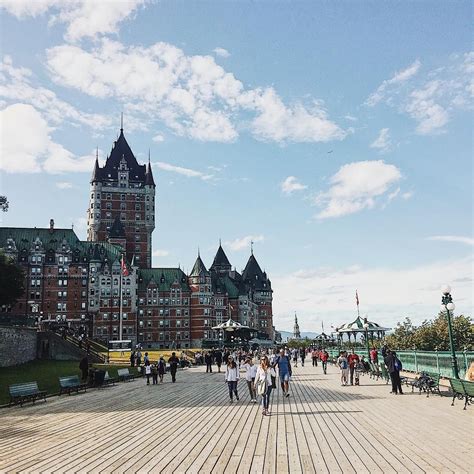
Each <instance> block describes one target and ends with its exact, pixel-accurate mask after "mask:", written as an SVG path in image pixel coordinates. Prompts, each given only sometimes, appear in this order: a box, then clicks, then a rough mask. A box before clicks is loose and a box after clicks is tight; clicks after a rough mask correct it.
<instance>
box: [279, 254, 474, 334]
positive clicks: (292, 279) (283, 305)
mask: <svg viewBox="0 0 474 474" xmlns="http://www.w3.org/2000/svg"><path fill="white" fill-rule="evenodd" d="M473 263H474V262H473V259H472V258H471V257H468V258H462V259H458V260H453V259H447V260H441V261H434V262H429V263H425V264H422V265H418V266H409V267H402V268H397V269H394V268H389V267H383V266H379V267H372V268H365V267H362V266H357V265H356V266H351V267H347V268H306V269H301V270H299V271H295V272H293V273H287V274H284V275H274V276H273V278H272V287H273V290H274V291H275V294H278V295H279V297H278V298H275V300H274V303H273V305H274V306H273V308H274V314H275V315H276V316H275V321H276V325H277V328H280V329H281V328H282V325H281V323H280V321H284V320H285V318H286V315H289V314H294V311H295V310H296V311H297V312H298V319H299V321H300V327H301V328H304V330H316V331H319V330H320V328H321V321H324V325H325V326H326V327H329V326H330V325H331V324H334V325H335V326H337V325H340V324H341V323H345V322H348V321H352V320H353V319H355V317H356V314H357V311H356V303H355V290H356V289H357V290H358V293H359V298H360V309H361V315H363V316H365V315H366V314H367V315H368V318H369V320H371V321H376V322H378V323H380V324H382V325H387V326H389V327H394V326H395V324H396V323H397V322H398V321H400V320H402V319H403V318H404V317H405V316H410V317H411V318H412V319H413V320H414V321H415V322H421V321H422V320H423V319H426V318H430V317H435V316H436V315H437V314H438V311H439V304H440V299H441V294H440V289H439V288H440V287H441V285H442V284H443V283H450V284H451V285H452V287H453V298H454V300H455V302H456V307H457V308H456V312H457V313H458V314H461V313H462V312H464V313H465V314H470V312H471V309H472V303H473V301H472V296H473V294H472V286H471V285H472V265H473ZM295 302H297V303H295ZM315 308H318V310H317V314H318V318H319V321H316V319H315V316H314V314H315Z"/></svg>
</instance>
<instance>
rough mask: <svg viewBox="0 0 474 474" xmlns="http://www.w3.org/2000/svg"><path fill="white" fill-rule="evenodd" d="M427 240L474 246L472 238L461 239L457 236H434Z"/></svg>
mask: <svg viewBox="0 0 474 474" xmlns="http://www.w3.org/2000/svg"><path fill="white" fill-rule="evenodd" d="M427 240H439V241H441V242H456V243H460V244H466V245H470V246H474V239H473V238H472V237H463V236H459V235H435V236H432V237H427Z"/></svg>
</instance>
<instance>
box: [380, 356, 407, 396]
mask: <svg viewBox="0 0 474 474" xmlns="http://www.w3.org/2000/svg"><path fill="white" fill-rule="evenodd" d="M384 362H385V365H386V366H387V370H388V373H389V374H390V380H391V381H392V391H391V392H390V393H393V394H395V395H397V393H399V394H400V395H403V392H402V381H401V380H400V370H402V362H401V361H400V359H399V358H398V357H397V353H396V352H395V351H391V350H390V349H387V355H386V356H385V357H384Z"/></svg>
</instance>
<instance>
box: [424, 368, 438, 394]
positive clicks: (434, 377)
mask: <svg viewBox="0 0 474 474" xmlns="http://www.w3.org/2000/svg"><path fill="white" fill-rule="evenodd" d="M427 375H428V377H429V378H430V380H428V383H427V384H426V396H427V397H429V396H430V393H435V392H436V393H437V394H438V395H441V391H440V389H439V380H440V378H441V376H440V375H439V374H435V373H432V372H427Z"/></svg>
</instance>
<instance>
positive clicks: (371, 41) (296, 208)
mask: <svg viewBox="0 0 474 474" xmlns="http://www.w3.org/2000/svg"><path fill="white" fill-rule="evenodd" d="M0 5H1V6H2V10H1V21H2V73H1V76H0V105H1V109H2V112H1V116H2V125H1V127H2V140H1V142H2V150H1V153H2V160H1V163H0V179H1V182H0V183H1V191H2V194H3V193H5V194H7V195H8V198H9V200H10V206H11V209H10V212H8V214H5V215H4V216H2V218H3V222H2V225H5V226H39V227H40V226H46V225H47V224H48V222H49V219H50V218H54V219H55V221H56V224H57V225H58V226H64V227H69V226H71V224H74V226H75V229H76V231H77V232H78V234H79V235H80V236H81V237H83V238H85V216H86V209H87V203H88V194H89V178H90V173H91V170H92V163H93V159H94V153H95V152H94V150H95V147H96V146H98V147H99V155H100V159H101V160H102V161H103V160H104V159H105V156H106V154H107V153H108V152H109V151H110V148H111V145H112V142H113V140H114V138H115V137H116V135H117V132H118V129H119V126H120V112H121V111H123V112H124V129H125V135H126V138H127V140H128V141H129V143H130V145H131V147H132V149H133V150H134V152H135V154H136V156H137V158H138V159H139V160H141V161H145V160H146V157H147V154H148V149H150V152H151V158H152V163H153V166H154V174H155V180H156V182H157V196H158V207H157V217H156V218H157V227H156V230H155V232H154V237H153V249H154V251H155V257H154V264H155V265H157V266H158V265H162V266H174V265H177V264H178V263H179V264H181V266H182V267H184V268H185V269H190V268H191V267H192V264H193V262H194V259H195V256H196V253H197V248H198V246H199V247H200V249H201V255H202V256H203V258H204V261H205V263H206V264H207V265H210V263H211V262H212V258H213V255H214V253H215V250H216V248H217V245H218V241H219V238H221V239H222V242H223V244H224V248H225V250H226V252H227V254H228V256H229V258H230V260H231V262H232V263H233V264H234V265H235V266H236V267H237V269H238V270H240V269H242V268H243V266H244V265H245V262H246V260H247V258H248V255H249V251H250V244H249V242H250V240H252V239H253V240H254V241H255V245H254V248H255V254H256V256H257V258H258V260H259V262H260V263H261V265H262V267H265V269H266V270H267V272H268V273H269V275H270V278H271V279H272V282H273V287H274V290H275V294H274V313H275V322H276V326H277V328H280V329H291V327H292V318H293V314H294V312H295V311H297V312H298V314H299V319H300V327H301V329H302V330H303V331H305V330H316V331H317V330H319V329H320V327H321V322H322V321H324V324H325V327H326V328H328V327H329V326H331V325H334V326H336V325H339V324H341V323H343V322H347V321H348V320H351V319H353V318H354V317H355V314H356V307H355V290H356V289H357V290H358V291H359V295H360V300H361V307H360V309H361V314H362V315H368V317H369V319H371V320H374V321H377V322H380V323H383V324H385V325H389V326H393V325H395V323H396V322H397V321H399V320H401V319H402V318H404V317H405V316H410V317H412V319H413V320H415V321H417V322H420V321H421V320H423V319H425V318H429V317H432V316H434V315H435V314H436V313H437V311H438V309H439V300H440V294H439V293H440V291H439V287H440V285H441V284H442V283H445V282H449V283H451V285H452V287H453V297H454V299H455V302H456V303H457V311H459V312H464V313H467V314H471V310H472V293H473V291H472V290H473V285H472V274H473V258H472V257H473V253H472V250H473V244H474V239H473V220H472V216H473V212H472V211H473V209H472V202H473V200H472V198H473V195H472V185H473V172H472V171H473V170H472V95H473V85H472V73H473V71H474V65H473V61H474V58H473V53H472V52H471V37H472V29H471V25H470V23H471V20H472V13H471V6H470V3H469V2H416V3H415V2H403V3H402V2H338V3H337V5H335V4H333V2H291V3H290V2H269V1H268V2H267V1H262V2H245V1H240V2H217V1H207V2H202V1H201V2H190V1H187V2H168V1H162V2H156V1H155V2H151V1H142V0H130V1H109V2H95V3H94V2H92V1H79V0H77V1H72V2H68V3H65V2H61V1H58V0H41V1H38V2H24V1H22V0H19V1H13V0H2V1H1V2H0Z"/></svg>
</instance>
